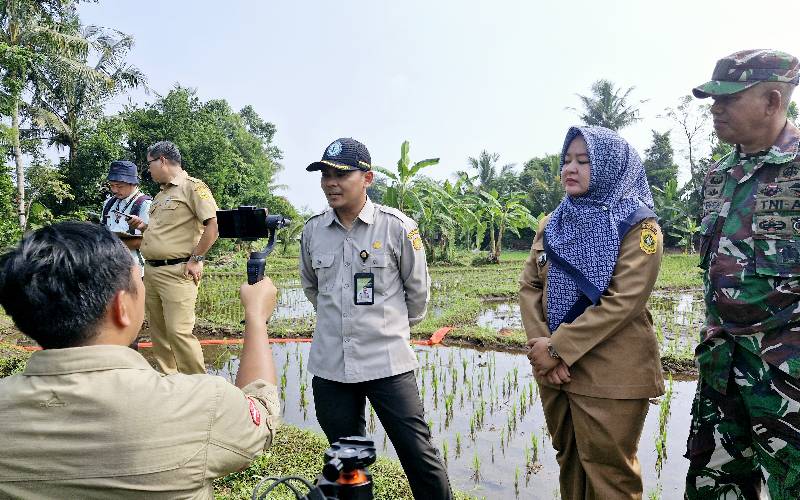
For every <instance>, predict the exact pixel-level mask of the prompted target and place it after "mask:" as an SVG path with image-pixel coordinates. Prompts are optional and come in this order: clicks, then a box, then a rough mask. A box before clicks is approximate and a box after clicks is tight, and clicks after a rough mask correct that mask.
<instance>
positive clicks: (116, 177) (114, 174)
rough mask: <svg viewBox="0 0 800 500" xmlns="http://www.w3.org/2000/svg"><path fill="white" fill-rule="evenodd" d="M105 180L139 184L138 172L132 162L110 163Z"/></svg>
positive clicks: (119, 161) (118, 161)
mask: <svg viewBox="0 0 800 500" xmlns="http://www.w3.org/2000/svg"><path fill="white" fill-rule="evenodd" d="M107 179H108V180H109V181H116V182H127V183H128V184H139V172H138V169H137V168H136V164H134V163H133V162H131V161H127V160H116V161H112V162H111V168H110V169H109V171H108V177H107Z"/></svg>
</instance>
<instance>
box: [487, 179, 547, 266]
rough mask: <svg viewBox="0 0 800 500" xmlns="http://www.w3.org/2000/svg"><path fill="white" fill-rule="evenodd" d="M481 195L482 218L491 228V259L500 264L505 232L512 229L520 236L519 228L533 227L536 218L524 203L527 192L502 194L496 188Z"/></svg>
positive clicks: (489, 228)
mask: <svg viewBox="0 0 800 500" xmlns="http://www.w3.org/2000/svg"><path fill="white" fill-rule="evenodd" d="M480 196H481V202H482V203H481V205H480V208H479V214H480V218H481V220H483V221H484V222H486V224H487V227H488V230H489V247H490V248H489V261H490V262H493V263H495V264H498V263H500V254H501V253H502V251H503V235H504V234H505V232H506V231H511V232H512V233H513V234H514V235H516V236H517V237H519V230H520V229H522V228H524V227H529V228H532V227H533V224H534V222H535V218H534V217H533V216H532V215H531V213H530V211H529V210H528V209H527V207H525V205H524V204H523V203H522V202H523V200H524V199H525V194H524V193H522V192H520V191H514V192H512V193H509V194H506V195H502V196H501V195H500V194H498V192H497V190H496V189H492V190H491V191H484V190H481V192H480Z"/></svg>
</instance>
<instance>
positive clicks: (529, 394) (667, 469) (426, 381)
mask: <svg viewBox="0 0 800 500" xmlns="http://www.w3.org/2000/svg"><path fill="white" fill-rule="evenodd" d="M308 350H309V345H308V344H287V345H277V344H276V345H274V346H273V353H274V354H273V355H274V359H275V362H276V369H277V371H278V377H279V379H280V378H282V375H284V374H285V379H286V385H285V388H284V389H283V401H284V405H283V420H284V421H286V422H288V423H290V424H293V425H296V426H299V427H303V428H309V429H313V430H317V431H320V428H319V425H318V423H317V421H316V418H315V414H314V402H313V396H312V393H311V375H310V374H308V372H307V371H306V369H305V367H306V365H307V360H308ZM415 350H416V351H417V356H418V358H419V360H420V365H421V366H420V369H418V370H417V381H418V385H419V386H420V388H421V391H422V392H423V393H424V404H425V410H426V415H425V417H426V419H427V420H428V421H429V424H430V426H431V428H432V430H433V441H434V444H435V445H436V446H437V447H438V448H439V450H440V453H443V452H444V449H445V447H446V448H447V468H448V471H449V474H450V478H451V481H452V483H453V485H454V486H456V487H458V488H460V489H462V490H465V491H469V492H472V493H473V494H475V495H477V496H479V497H480V496H485V497H486V498H515V496H517V495H518V496H519V498H532V499H551V498H557V496H558V493H557V490H558V465H557V464H556V460H555V452H554V451H553V449H552V446H551V444H550V441H549V436H548V434H547V431H546V428H545V422H544V417H543V414H542V409H541V403H540V402H539V401H538V390H537V388H536V384H535V383H534V381H533V378H532V376H531V375H530V365H529V364H528V360H527V358H526V357H525V356H523V355H520V354H509V353H502V352H481V351H478V350H474V349H463V348H455V347H442V346H439V347H415ZM205 353H206V357H207V361H208V362H209V364H210V365H211V367H210V368H209V372H210V373H214V374H218V375H221V376H224V377H226V378H232V377H233V376H235V372H236V369H237V366H238V360H237V358H236V355H237V353H238V347H221V348H213V349H206V350H205ZM465 373H466V377H465V376H464V374H465ZM434 379H435V380H436V382H434V381H433V380H434ZM694 385H695V383H694V382H692V381H675V382H673V385H672V390H673V393H672V398H671V403H670V416H669V418H668V420H667V423H666V426H665V429H666V456H665V457H664V458H663V464H662V468H661V471H660V473H659V472H658V470H657V468H656V464H657V459H658V457H657V453H656V444H655V442H656V438H657V437H658V436H659V413H660V411H659V405H658V402H655V404H651V406H650V411H649V413H648V415H647V420H646V423H645V428H644V432H643V435H642V438H641V441H640V447H639V448H640V451H639V459H640V461H641V467H642V472H643V477H644V485H645V488H644V492H645V498H647V496H648V495H649V493H650V492H655V491H657V490H658V489H659V488H660V489H661V495H660V497H661V498H665V499H668V498H680V497H681V496H682V492H683V479H684V475H685V473H686V468H687V461H686V459H684V458H683V457H682V455H683V452H684V447H685V443H686V436H687V433H688V429H689V409H690V405H691V401H692V396H693V394H694ZM279 386H280V382H279ZM448 395H452V412H451V414H452V417H448V416H447V411H446V406H447V403H446V402H445V399H446V397H447V396H448ZM662 399H663V398H662ZM481 401H482V402H483V407H484V412H483V423H482V425H480V424H478V425H474V419H475V418H477V417H476V416H477V415H479V414H480V408H481ZM471 421H473V422H472V423H473V425H472V426H471ZM471 427H474V432H473V431H471ZM367 428H368V434H369V436H370V437H372V438H373V440H374V441H375V443H376V446H377V449H378V451H379V453H380V454H385V455H388V456H392V457H395V456H396V455H395V452H394V449H393V448H392V445H391V443H390V442H388V441H387V440H386V437H385V432H384V431H383V428H382V427H381V425H380V422H379V421H378V419H377V418H375V416H374V414H373V413H372V412H371V411H370V410H369V408H368V409H367ZM459 440H460V447H461V450H460V453H457V447H458V444H457V442H458V441H459ZM532 441H535V442H536V447H537V449H538V451H537V452H534V451H533V445H532ZM526 455H527V457H528V458H527V460H526ZM476 457H477V460H478V462H479V465H476ZM476 469H477V474H476ZM517 475H518V476H517ZM476 477H477V479H476ZM515 477H518V479H516V480H515ZM515 482H516V487H515Z"/></svg>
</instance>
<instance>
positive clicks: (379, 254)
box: [300, 198, 430, 383]
mask: <svg viewBox="0 0 800 500" xmlns="http://www.w3.org/2000/svg"><path fill="white" fill-rule="evenodd" d="M362 251H365V252H366V253H368V254H369V255H368V256H367V258H366V259H362V258H361V252H362ZM356 273H374V275H375V288H374V290H373V295H374V301H375V303H374V304H373V305H355V295H354V275H355V274H356ZM300 281H301V283H302V285H303V290H304V291H305V294H306V297H308V300H310V301H311V303H312V304H313V305H314V308H315V309H316V311H317V326H316V328H315V329H314V340H313V342H312V344H311V354H310V358H309V361H308V371H309V372H311V373H313V374H314V375H316V376H318V377H321V378H324V379H327V380H332V381H335V382H347V383H350V382H364V381H367V380H375V379H379V378H385V377H390V376H393V375H399V374H401V373H406V372H408V371H411V370H413V369H415V368H416V367H417V359H416V356H415V355H414V351H413V350H412V349H411V346H410V327H411V326H412V325H415V324H417V323H419V322H420V321H422V319H423V318H424V317H425V312H426V310H427V306H428V299H429V297H430V276H429V275H428V266H427V263H426V261H425V250H424V249H423V247H422V240H421V238H420V235H419V230H417V225H416V223H414V221H413V220H411V219H409V218H408V217H406V216H405V215H404V214H403V213H402V212H400V211H399V210H396V209H394V208H389V207H384V206H382V205H376V204H374V203H372V201H371V200H370V199H369V198H367V202H366V204H365V205H364V208H363V209H362V210H361V213H360V214H359V215H358V217H357V218H356V220H355V221H353V227H352V228H351V229H350V230H349V231H348V230H347V229H345V227H344V226H342V224H341V223H340V222H339V220H338V218H337V217H336V213H335V212H334V211H333V209H330V208H329V209H327V210H326V211H324V212H322V213H321V214H318V215H316V216H314V217H312V218H311V219H309V220H308V222H306V225H305V227H304V228H303V235H302V239H301V243H300Z"/></svg>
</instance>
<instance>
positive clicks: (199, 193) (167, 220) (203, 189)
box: [141, 170, 217, 260]
mask: <svg viewBox="0 0 800 500" xmlns="http://www.w3.org/2000/svg"><path fill="white" fill-rule="evenodd" d="M216 216H217V203H216V202H215V201H214V196H213V195H212V194H211V190H209V189H208V186H206V184H205V183H204V182H203V181H201V180H200V179H195V178H194V177H189V174H187V173H186V171H185V170H181V172H180V173H179V174H178V175H177V176H175V178H174V179H173V180H172V181H171V182H170V183H169V184H164V185H162V186H161V191H160V192H159V193H158V194H157V195H156V197H155V198H153V204H152V205H151V206H150V223H149V224H148V226H147V230H145V232H144V239H143V241H142V247H141V252H142V256H143V257H144V258H145V259H146V260H148V259H149V260H161V259H179V258H183V257H189V255H191V254H192V250H194V247H196V246H197V242H198V241H200V237H201V236H202V235H203V222H205V221H207V220H208V219H213V218H215V217H216Z"/></svg>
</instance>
